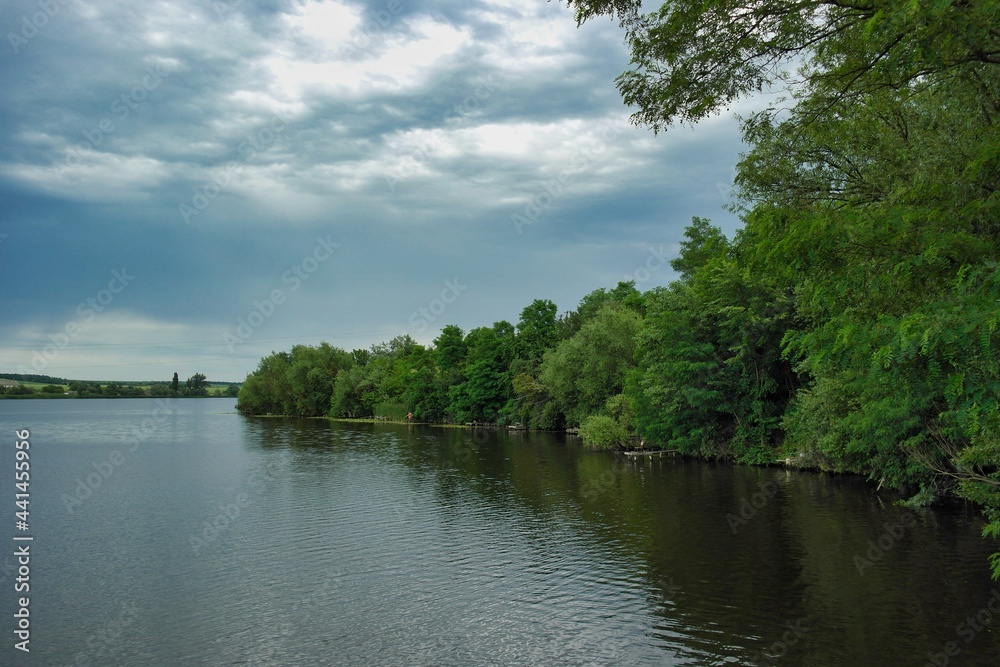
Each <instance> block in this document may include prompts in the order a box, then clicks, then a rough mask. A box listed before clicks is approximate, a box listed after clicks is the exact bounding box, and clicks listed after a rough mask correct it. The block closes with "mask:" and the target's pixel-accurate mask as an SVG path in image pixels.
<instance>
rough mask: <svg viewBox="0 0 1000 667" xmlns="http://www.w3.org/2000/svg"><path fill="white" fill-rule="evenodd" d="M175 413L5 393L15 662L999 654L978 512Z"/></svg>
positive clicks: (961, 658) (635, 465)
mask: <svg viewBox="0 0 1000 667" xmlns="http://www.w3.org/2000/svg"><path fill="white" fill-rule="evenodd" d="M158 407H159V408H160V411H156V410H157V408H158ZM168 407H169V410H170V414H166V412H164V411H163V408H162V404H161V405H158V404H157V403H155V402H154V401H151V400H143V399H136V400H114V401H102V400H76V401H72V400H70V401H40V400H39V401H0V427H2V429H3V431H4V434H5V439H6V442H7V443H8V444H7V445H6V446H5V447H4V448H3V450H2V451H3V454H2V455H0V498H4V499H7V500H5V502H4V504H5V505H6V506H7V508H6V510H4V512H5V513H6V518H5V519H4V520H3V521H2V522H0V526H5V528H3V529H2V531H0V542H2V543H3V544H6V546H3V547H2V551H0V554H2V555H3V556H6V557H7V560H6V561H3V560H2V557H0V579H3V581H2V582H0V591H2V592H0V598H2V599H0V604H2V609H3V610H4V614H3V617H4V619H6V620H4V621H3V627H2V632H0V637H3V638H4V639H3V645H2V646H0V664H3V665H21V664H24V665H45V666H46V667H48V666H63V665H102V666H103V665H153V666H157V665H213V666H214V665H435V666H436V665H456V666H457V665H463V666H464V665H545V666H546V667H555V666H557V665H753V664H761V665H770V664H774V665H790V666H791V665H809V666H812V665H815V666H820V667H823V666H827V665H852V666H854V665H857V666H868V665H892V666H896V665H913V666H915V667H920V666H923V665H926V664H937V665H943V664H949V665H998V664H1000V657H998V656H1000V632H998V631H997V630H998V629H1000V613H998V614H994V613H993V612H991V611H989V610H988V606H987V605H988V603H989V601H990V597H991V595H992V594H993V593H994V591H1000V583H998V582H992V581H991V580H990V579H989V576H988V571H987V565H986V556H987V554H988V552H989V550H990V545H989V544H988V543H986V542H984V541H983V540H982V539H981V538H980V537H979V530H980V527H981V521H980V519H979V518H978V515H977V513H976V512H975V511H974V510H967V509H963V508H957V509H953V510H949V511H941V510H937V511H917V512H909V511H907V510H903V509H900V508H897V507H894V506H893V505H892V504H891V501H892V499H891V498H889V497H888V496H886V497H880V496H879V495H878V494H876V493H875V492H874V490H873V489H872V488H871V487H870V486H868V485H866V484H864V483H862V482H861V481H859V480H857V479H854V478H843V477H829V476H822V475H816V474H811V473H798V472H793V471H785V470H778V469H753V468H742V467H734V466H730V465H713V464H707V463H698V462H688V461H683V460H677V459H662V460H659V459H657V460H646V459H643V460H640V461H638V462H629V461H624V460H622V459H620V458H616V457H614V456H612V455H605V454H599V453H594V452H588V451H584V450H582V449H581V448H580V446H579V444H578V443H577V442H575V441H573V440H572V439H567V438H566V437H564V436H553V435H549V434H535V433H507V432H485V431H477V432H471V431H467V430H464V429H434V428H425V427H410V428H407V427H405V426H345V425H341V424H329V423H327V422H325V421H311V420H284V419H248V418H244V417H241V416H239V415H236V414H233V413H232V410H233V402H232V400H229V399H209V400H188V401H174V402H172V403H170V404H169V406H168ZM144 421H145V425H143V424H144ZM25 427H27V428H30V429H31V450H30V451H31V466H32V467H31V473H32V478H31V481H32V485H31V504H30V508H31V522H30V523H31V531H30V532H31V534H32V535H33V536H34V538H35V539H34V541H33V542H32V543H31V554H32V558H31V563H30V568H31V573H30V577H31V579H30V585H31V591H30V596H31V602H30V613H31V617H30V618H31V643H30V648H31V653H30V654H27V655H25V654H23V653H21V652H19V651H16V650H14V649H13V643H14V641H16V640H15V638H14V636H13V629H14V619H13V616H12V615H13V613H14V611H15V609H16V607H15V604H16V603H15V598H16V597H17V595H16V594H15V593H14V592H13V585H14V577H15V576H16V573H15V572H13V571H12V570H11V568H10V566H11V564H12V562H13V559H12V556H10V554H13V551H14V545H15V543H14V542H13V541H12V539H11V537H12V535H14V534H16V533H17V532H18V531H16V530H15V529H14V527H13V524H14V516H13V514H14V511H15V509H16V508H15V507H14V506H13V494H14V491H15V490H14V480H13V477H14V475H13V470H14V447H13V441H14V429H15V428H25ZM122 438H125V440H124V441H123V440H122ZM115 451H118V452H119V455H120V456H113V454H112V453H113V452H115ZM88 478H89V480H88ZM4 480H5V481H4ZM91 487H95V488H91ZM88 492H89V493H88ZM743 500H746V501H747V502H746V504H742V501H743ZM754 504H756V505H757V506H758V507H754V506H753V505H754ZM741 505H742V508H743V511H744V517H745V518H740V521H739V522H738V521H736V518H737V517H738V515H739V512H740V509H741ZM727 515H730V516H729V517H728V518H727ZM879 540H881V543H882V547H879V546H878V543H879ZM869 541H871V544H870V542H869ZM870 549H871V550H872V551H871V553H870V556H867V555H866V552H868V551H869V550H870ZM856 557H857V559H856ZM869 558H870V560H869ZM861 559H866V560H869V562H868V563H866V562H864V561H862V560H861ZM859 567H860V569H862V570H863V574H861V573H859ZM996 595H997V602H995V603H994V605H993V606H994V608H995V609H996V610H997V611H998V612H1000V592H997V593H996ZM981 610H985V611H981ZM977 613H978V614H979V620H978V621H977V620H976V618H975V617H976V615H977ZM970 616H972V617H973V618H972V620H971V623H970V621H968V620H966V619H968V617H970ZM994 616H996V617H998V622H996V623H992V624H986V623H987V622H988V621H992V620H993V618H994ZM949 642H953V644H952V645H951V646H949ZM949 649H951V651H952V653H953V655H952V656H948V655H947V654H946V652H947V651H948V650H949ZM935 654H936V655H935ZM932 659H933V660H935V661H936V662H932Z"/></svg>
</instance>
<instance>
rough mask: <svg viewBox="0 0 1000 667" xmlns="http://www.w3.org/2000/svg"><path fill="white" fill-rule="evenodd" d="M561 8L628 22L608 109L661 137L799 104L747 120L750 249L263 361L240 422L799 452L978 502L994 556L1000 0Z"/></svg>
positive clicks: (607, 2)
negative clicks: (561, 434) (390, 423)
mask: <svg viewBox="0 0 1000 667" xmlns="http://www.w3.org/2000/svg"><path fill="white" fill-rule="evenodd" d="M569 4H570V5H572V6H573V7H574V9H575V10H576V12H577V19H578V21H581V22H582V21H586V20H589V19H592V18H594V17H597V16H599V15H602V14H606V15H611V16H613V17H615V18H617V19H618V21H619V22H620V24H621V26H622V28H623V29H624V31H625V34H626V40H627V42H628V44H629V45H630V47H631V50H632V69H630V70H629V71H627V72H625V73H624V74H622V75H621V76H620V77H619V78H618V80H617V83H618V86H619V89H620V91H621V93H622V96H623V98H624V100H625V102H626V103H628V104H629V105H632V106H633V107H634V108H637V109H638V110H637V111H636V112H635V114H634V116H633V119H634V120H635V121H636V122H637V123H640V124H645V125H647V126H649V127H651V128H652V129H653V130H654V131H656V132H658V131H665V130H668V129H669V128H670V127H672V126H673V125H674V124H676V123H693V122H696V121H698V120H700V119H702V118H704V117H707V116H709V115H711V114H713V113H717V112H719V111H721V110H723V109H726V108H727V107H728V106H729V105H730V104H732V103H733V102H734V101H736V100H738V99H740V98H741V97H742V96H745V95H747V94H749V93H752V92H754V91H759V90H762V89H765V88H768V87H772V88H779V89H784V90H785V97H784V98H782V99H780V100H779V101H777V102H775V103H774V105H773V106H771V107H769V108H767V109H764V110H762V111H759V112H756V113H753V114H750V115H749V116H746V117H743V118H742V119H741V120H742V127H743V136H744V140H745V142H746V144H747V147H748V148H747V152H746V153H745V154H744V155H743V156H742V158H741V161H740V162H739V164H738V167H737V176H736V179H735V193H734V203H733V205H732V206H733V210H735V211H736V212H738V213H739V215H740V217H741V219H742V221H743V226H742V228H741V229H740V230H739V232H738V233H736V234H735V236H734V237H732V238H727V237H726V236H725V235H724V234H722V233H721V231H720V230H719V229H717V228H716V227H714V226H712V225H711V223H710V222H709V221H707V220H704V219H700V218H696V219H695V220H694V221H693V222H692V224H691V225H690V226H689V227H688V228H687V230H686V231H685V235H684V241H683V242H682V244H681V251H680V253H679V255H678V257H677V258H675V259H674V261H672V262H671V265H672V266H673V268H674V270H675V271H676V272H677V274H678V279H677V280H676V281H675V282H673V283H672V284H670V285H669V286H667V287H663V288H656V289H652V290H649V291H647V292H645V293H639V292H637V291H636V290H635V288H634V286H633V285H630V284H627V283H625V284H619V285H618V286H617V287H615V288H613V289H611V290H610V291H608V290H598V291H597V292H594V293H592V294H590V295H588V296H587V297H585V298H584V300H583V301H582V302H581V303H580V306H579V307H578V308H577V309H576V310H574V311H571V312H570V313H567V314H564V315H563V316H560V317H557V316H556V309H555V307H554V305H552V304H551V302H547V301H535V302H534V303H532V305H531V306H528V307H527V308H526V309H525V310H524V311H523V312H522V314H521V319H520V320H519V321H518V323H517V324H516V325H512V324H510V323H508V322H497V323H496V324H494V325H493V326H492V327H480V328H477V329H473V330H472V331H470V332H468V333H464V332H462V331H461V330H460V329H458V328H457V327H454V326H450V327H445V328H444V329H443V330H442V331H441V334H440V336H439V337H438V338H437V339H436V340H435V341H434V344H433V346H431V347H427V348H425V347H423V346H421V345H419V344H417V343H415V342H414V341H412V340H411V339H409V338H408V337H406V336H403V337H400V338H397V339H394V340H393V341H391V342H390V343H388V344H383V345H380V346H376V347H374V348H372V349H371V350H364V351H359V350H355V351H353V352H350V353H348V352H346V351H343V350H338V349H336V348H332V347H330V346H328V345H321V346H320V347H318V348H309V347H303V346H298V347H295V348H293V349H292V351H291V352H290V353H278V354H272V355H271V356H269V357H267V358H266V359H265V360H263V361H262V362H261V365H260V367H259V368H258V370H257V371H256V372H254V373H253V374H251V376H250V377H248V379H247V383H246V384H245V385H244V387H243V390H242V391H241V393H240V397H239V401H240V406H241V408H242V409H244V410H245V411H246V412H250V413H262V412H273V413H285V414H314V415H320V414H330V415H333V416H355V417H357V416H371V415H376V414H383V415H387V416H393V415H396V416H398V414H399V413H400V412H401V411H412V412H413V414H414V415H415V416H418V417H419V418H424V419H429V420H434V421H439V420H446V421H447V420H451V421H457V422H463V421H489V422H496V423H513V422H520V423H523V424H525V425H529V426H532V427H537V428H560V427H565V426H575V425H579V427H580V430H581V434H582V435H583V437H584V439H585V440H586V441H587V442H590V443H592V444H595V445H599V446H621V445H623V444H627V443H632V442H634V441H637V440H638V441H641V442H644V443H646V444H647V445H649V444H652V445H654V446H659V447H668V448H672V449H677V450H680V451H682V452H686V453H690V454H696V455H700V456H706V457H712V458H724V459H732V460H736V461H742V462H748V463H759V462H767V461H772V460H774V459H775V458H780V457H783V456H788V455H795V456H798V455H800V454H801V455H802V456H801V457H800V459H801V460H803V461H805V462H807V463H809V464H811V465H814V466H817V467H820V468H823V469H828V470H834V471H846V472H857V473H862V474H865V475H868V476H869V477H870V478H871V479H872V480H873V481H877V482H878V483H879V484H880V485H882V486H888V487H893V488H897V489H901V490H903V491H904V492H906V493H907V494H908V495H911V496H912V499H911V502H912V503H913V504H919V503H923V502H930V501H931V500H933V499H934V498H936V497H940V496H942V495H947V494H954V495H958V496H960V497H963V498H967V499H971V500H973V501H976V502H977V503H979V504H980V505H981V506H982V507H983V508H984V511H985V514H986V516H987V519H988V525H987V528H986V534H987V535H989V536H992V537H1000V405H998V403H1000V265H998V258H1000V194H998V192H997V188H998V184H1000V67H998V66H1000V31H998V30H997V29H996V25H997V22H996V18H997V16H998V3H997V2H995V0H990V1H972V2H961V3H959V2H938V3H925V2H915V3H887V2H881V1H880V0H858V1H857V2H851V3H843V2H839V1H836V0H819V1H818V2H788V1H786V0H761V1H754V2H749V1H747V0H712V1H710V2H701V1H698V2H695V1H694V0H671V1H669V2H664V3H663V4H662V6H661V7H660V8H659V9H657V10H654V11H652V12H649V13H643V10H642V3H641V2H639V1H638V0H570V3H569ZM404 414H405V412H404ZM992 563H993V567H994V573H995V574H996V575H997V576H1000V554H997V555H994V557H993V558H992Z"/></svg>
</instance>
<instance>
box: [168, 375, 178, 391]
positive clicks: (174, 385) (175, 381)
mask: <svg viewBox="0 0 1000 667" xmlns="http://www.w3.org/2000/svg"><path fill="white" fill-rule="evenodd" d="M179 388H180V378H178V377H177V373H174V379H173V380H171V382H170V389H171V390H172V391H177V390H178V389H179Z"/></svg>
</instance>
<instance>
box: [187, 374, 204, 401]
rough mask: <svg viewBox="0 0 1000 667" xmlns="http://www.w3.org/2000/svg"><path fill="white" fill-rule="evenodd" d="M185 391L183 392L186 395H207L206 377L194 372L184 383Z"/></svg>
mask: <svg viewBox="0 0 1000 667" xmlns="http://www.w3.org/2000/svg"><path fill="white" fill-rule="evenodd" d="M185 386H186V387H187V391H186V392H185V393H186V394H187V395H188V396H207V395H208V388H207V387H208V379H207V378H206V377H205V376H204V375H202V374H201V373H195V374H194V375H192V376H191V377H189V378H188V379H187V382H186V383H185Z"/></svg>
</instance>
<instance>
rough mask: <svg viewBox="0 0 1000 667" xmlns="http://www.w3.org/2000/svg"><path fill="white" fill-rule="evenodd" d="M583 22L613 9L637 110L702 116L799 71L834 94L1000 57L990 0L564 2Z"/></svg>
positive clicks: (646, 115) (623, 86) (622, 82)
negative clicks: (648, 6) (649, 8)
mask: <svg viewBox="0 0 1000 667" xmlns="http://www.w3.org/2000/svg"><path fill="white" fill-rule="evenodd" d="M568 2H569V4H570V5H571V6H573V7H574V8H575V10H576V17H577V22H578V23H582V22H584V21H586V20H588V19H591V18H593V17H596V16H599V15H602V14H607V15H612V16H616V17H617V18H618V20H619V22H620V23H621V25H622V27H623V28H624V29H625V34H626V39H627V41H628V43H629V45H630V46H631V49H632V66H633V68H632V69H631V70H629V71H627V72H625V73H624V74H622V75H621V76H619V77H618V80H617V83H618V88H619V90H620V91H621V93H622V96H623V98H624V100H625V103H626V104H629V105H635V106H638V107H639V110H638V111H637V112H636V113H635V114H634V116H633V118H634V119H635V120H636V121H637V122H640V123H644V124H647V125H649V126H651V127H652V128H653V130H654V131H658V130H661V129H664V128H665V127H668V126H669V125H671V124H672V123H674V122H695V121H698V120H700V119H702V118H704V117H705V116H707V115H709V114H711V113H714V112H717V111H719V110H721V109H724V108H727V107H728V106H729V105H730V104H731V103H732V102H734V101H736V100H737V99H739V98H740V97H742V96H745V95H748V94H750V93H753V92H757V91H760V90H763V89H765V88H767V87H768V86H771V85H773V84H779V83H786V82H787V81H788V80H790V79H791V78H792V77H791V76H790V75H788V74H787V73H786V72H785V70H784V67H786V66H787V65H790V64H793V63H795V64H798V65H799V68H798V70H797V72H796V75H795V76H797V77H803V78H804V80H805V84H806V86H807V87H810V88H813V89H822V90H823V91H824V93H823V94H824V96H825V97H827V98H829V99H840V98H843V97H846V96H860V95H865V94H868V93H870V92H872V91H875V90H884V89H901V88H905V87H906V86H908V85H909V84H910V83H912V82H914V81H916V80H919V79H920V78H921V77H926V76H928V75H930V74H934V73H939V72H946V71H950V70H953V69H956V68H960V67H963V66H969V65H981V64H997V63H1000V31H997V30H996V29H995V26H996V7H995V5H994V4H993V3H991V2H937V3H926V2H921V3H904V2H895V3H893V2H883V1H880V0H858V1H856V2H842V0H818V1H810V0H762V1H759V2H757V1H750V0H710V1H708V2H705V1H702V0H670V1H668V2H664V3H663V4H662V5H661V6H660V8H659V9H658V10H656V11H654V12H650V13H648V14H642V13H641V8H642V2H641V1H640V0H568Z"/></svg>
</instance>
